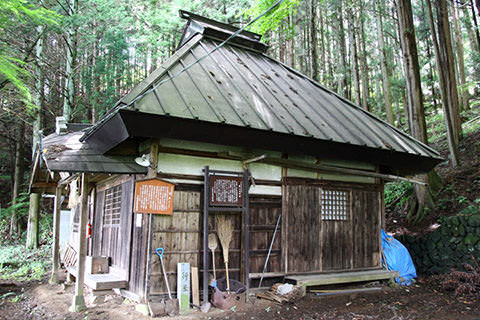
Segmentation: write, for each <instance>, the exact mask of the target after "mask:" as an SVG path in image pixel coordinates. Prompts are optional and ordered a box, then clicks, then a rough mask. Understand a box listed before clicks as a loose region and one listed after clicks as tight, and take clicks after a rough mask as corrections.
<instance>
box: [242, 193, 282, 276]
mask: <svg viewBox="0 0 480 320" xmlns="http://www.w3.org/2000/svg"><path fill="white" fill-rule="evenodd" d="M281 212H282V198H281V197H277V196H251V197H250V238H249V239H250V240H249V242H250V256H249V257H250V261H249V269H250V273H261V272H262V271H263V266H264V264H265V260H266V258H267V254H268V249H269V247H270V242H271V241H272V238H273V233H274V230H275V225H276V223H277V219H278V216H279V215H280V214H281ZM281 233H282V230H281V224H280V225H279V227H278V230H277V234H276V236H275V242H274V243H273V247H272V252H271V253H270V258H269V260H268V264H267V268H266V271H265V272H281V271H282V265H281V252H282V248H281V238H282V237H281Z"/></svg>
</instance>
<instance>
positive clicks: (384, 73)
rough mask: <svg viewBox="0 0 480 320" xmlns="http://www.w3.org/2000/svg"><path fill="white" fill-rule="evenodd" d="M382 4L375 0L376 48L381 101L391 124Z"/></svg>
mask: <svg viewBox="0 0 480 320" xmlns="http://www.w3.org/2000/svg"><path fill="white" fill-rule="evenodd" d="M383 12H384V11H383V6H382V3H381V1H380V0H377V19H376V24H377V38H378V47H379V48H378V50H379V54H380V65H381V71H382V86H383V101H384V103H385V112H386V114H387V121H388V123H390V124H393V112H392V99H391V93H390V78H389V74H388V66H387V57H386V52H385V43H384V40H383V21H382V15H383Z"/></svg>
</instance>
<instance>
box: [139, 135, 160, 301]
mask: <svg viewBox="0 0 480 320" xmlns="http://www.w3.org/2000/svg"><path fill="white" fill-rule="evenodd" d="M158 144H159V141H158V140H157V139H152V140H151V142H150V153H149V161H150V165H149V166H148V172H147V178H156V177H157V172H158V171H157V170H158ZM152 225H153V215H152V214H151V213H149V214H148V224H147V228H146V229H147V230H146V232H147V234H148V237H147V245H146V255H145V257H146V265H145V289H144V290H145V294H144V295H143V296H144V300H145V303H148V301H149V300H150V273H151V269H152V266H151V264H152V262H151V260H152V236H153V229H152Z"/></svg>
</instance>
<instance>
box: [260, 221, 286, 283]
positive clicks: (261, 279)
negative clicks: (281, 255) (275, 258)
mask: <svg viewBox="0 0 480 320" xmlns="http://www.w3.org/2000/svg"><path fill="white" fill-rule="evenodd" d="M281 218H282V214H281V213H280V214H279V215H278V219H277V224H276V225H275V231H274V232H273V237H272V242H270V248H269V249H268V254H267V259H266V260H265V265H264V266H263V271H262V276H261V278H260V283H259V284H258V287H259V288H260V287H261V286H262V282H263V275H264V274H265V270H266V269H267V264H268V259H269V258H270V252H272V247H273V243H274V242H275V235H276V234H277V230H278V225H279V223H280V219H281Z"/></svg>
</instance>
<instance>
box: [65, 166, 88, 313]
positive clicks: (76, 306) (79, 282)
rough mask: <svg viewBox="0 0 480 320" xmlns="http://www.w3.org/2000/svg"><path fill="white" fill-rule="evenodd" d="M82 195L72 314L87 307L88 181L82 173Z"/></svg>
mask: <svg viewBox="0 0 480 320" xmlns="http://www.w3.org/2000/svg"><path fill="white" fill-rule="evenodd" d="M81 190H82V193H81V204H80V210H81V211H80V223H79V231H78V237H79V248H78V260H77V261H78V270H77V271H78V273H77V279H76V282H75V296H74V297H73V301H72V305H71V307H70V309H69V310H70V311H71V312H81V311H83V310H85V309H86V308H87V307H86V306H85V299H84V297H83V284H84V277H85V254H86V249H87V248H86V247H87V238H86V227H87V226H86V224H87V215H88V201H87V200H88V179H87V176H86V174H85V173H82V189H81Z"/></svg>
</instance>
